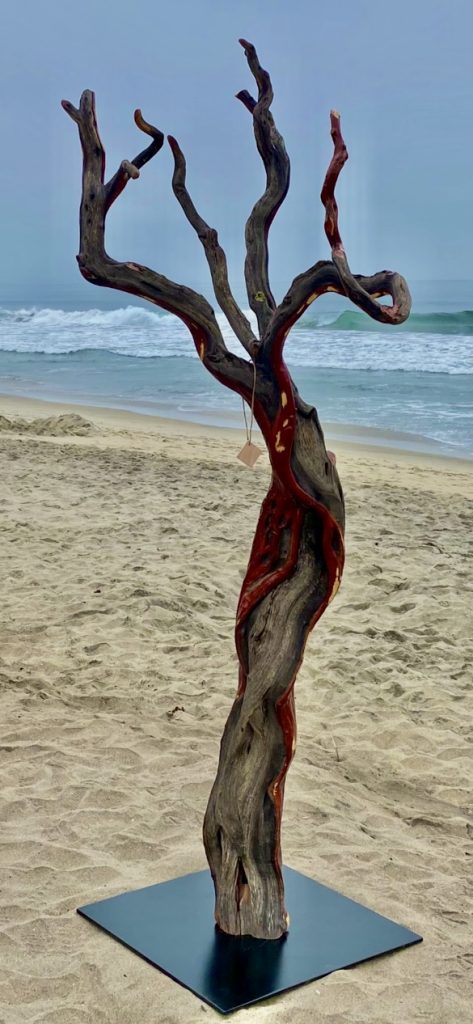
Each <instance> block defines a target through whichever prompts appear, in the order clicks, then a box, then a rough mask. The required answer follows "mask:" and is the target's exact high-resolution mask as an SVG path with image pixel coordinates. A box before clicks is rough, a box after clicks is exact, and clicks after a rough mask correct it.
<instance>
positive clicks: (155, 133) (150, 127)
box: [133, 109, 164, 145]
mask: <svg viewBox="0 0 473 1024" xmlns="http://www.w3.org/2000/svg"><path fill="white" fill-rule="evenodd" d="M133 117H134V121H135V124H136V127H137V128H139V129H140V131H141V132H145V134H146V135H151V137H152V138H153V139H155V141H156V142H158V141H160V142H161V145H162V144H163V142H164V134H163V132H162V131H160V129H159V128H155V126H154V124H150V123H149V121H145V119H144V117H143V114H142V113H141V110H140V109H137V110H135V112H134V114H133Z"/></svg>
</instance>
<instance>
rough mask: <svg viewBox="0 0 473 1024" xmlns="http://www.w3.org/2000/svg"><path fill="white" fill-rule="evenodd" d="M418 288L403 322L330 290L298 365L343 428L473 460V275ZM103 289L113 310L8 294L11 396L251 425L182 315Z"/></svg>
mask: <svg viewBox="0 0 473 1024" xmlns="http://www.w3.org/2000/svg"><path fill="white" fill-rule="evenodd" d="M97 291H98V290H97ZM418 291H419V293H420V294H419V296H418V297H416V293H415V292H414V306H413V313H412V314H411V316H410V318H409V320H408V321H407V322H406V323H405V324H402V325H401V326H399V327H395V328H392V327H383V326H381V325H379V324H377V323H375V322H374V321H372V320H370V319H369V318H368V317H367V316H365V314H364V313H361V312H359V311H358V310H353V309H346V308H345V309H343V308H341V307H343V305H346V303H343V302H342V301H341V300H340V301H339V300H335V301H338V306H337V308H335V307H334V299H333V298H332V297H330V299H329V297H326V298H327V301H331V303H332V308H329V306H328V305H327V303H326V305H325V306H323V305H322V303H320V304H319V303H317V305H314V306H313V307H311V308H310V309H309V310H308V312H307V313H306V315H305V317H304V318H303V319H302V320H300V321H299V323H298V324H297V325H296V327H294V328H293V330H292V332H291V334H290V336H289V339H288V341H287V343H286V349H285V353H286V361H287V362H288V364H289V367H290V369H291V372H292V374H293V377H294V379H295V381H296V384H297V386H298V388H299V390H300V392H301V394H302V396H303V398H304V399H305V400H306V401H308V402H311V403H313V404H314V405H316V406H317V409H318V412H319V415H320V418H321V420H322V423H324V422H325V423H330V424H331V425H336V426H337V434H338V435H339V436H344V437H345V438H347V439H349V438H350V436H353V437H354V439H356V440H358V439H359V436H358V435H357V433H356V428H372V429H373V431H374V432H376V431H381V432H383V433H384V434H385V435H386V436H387V439H388V443H389V439H390V437H391V440H392V443H393V444H396V445H399V444H402V445H405V446H406V447H408V448H413V449H418V450H428V451H432V450H434V451H435V450H436V451H439V452H443V453H447V454H450V455H457V456H467V457H473V394H472V386H473V310H472V309H471V308H470V307H472V306H473V283H469V282H457V283H454V282H445V283H444V284H443V285H441V284H437V286H436V287H435V289H434V288H433V286H431V287H430V288H429V287H428V286H427V285H425V286H424V296H423V295H422V289H421V288H420V287H419V289H418ZM433 293H435V294H434V298H432V294H433ZM426 295H427V296H428V297H427V298H426V297H425V296H426ZM102 296H103V293H102V294H101V295H97V292H95V293H94V292H92V290H91V295H90V300H91V302H92V301H93V300H98V302H102V308H99V306H98V305H97V306H96V307H94V308H89V309H74V308H73V304H72V303H62V304H56V303H51V302H50V303H44V304H42V303H34V304H33V303H28V302H25V303H23V304H19V303H8V302H7V301H4V302H3V304H2V305H1V306H0V393H3V394H8V395H21V396H25V397H26V396H29V397H33V398H42V399H46V400H51V401H54V400H56V401H68V402H75V403H86V404H89V405H98V406H107V407H115V408H122V409H129V410H134V411H136V412H141V413H148V414H149V413H153V414H158V415H159V414H161V415H165V416H170V417H174V418H176V419H190V420H194V421H196V422H201V423H202V422H203V423H218V424H222V425H226V426H242V423H243V420H242V408H241V401H240V399H239V398H238V396H237V395H235V394H234V393H233V392H231V391H229V390H227V389H226V388H224V387H222V386H221V385H219V384H218V383H216V382H215V381H214V380H213V378H212V377H211V376H210V375H209V374H208V373H206V372H205V370H204V369H203V367H202V366H201V364H200V362H199V360H198V358H197V355H196V353H195V350H194V347H193V343H192V339H191V338H190V335H189V334H188V332H187V330H186V328H185V327H184V325H183V324H182V323H181V321H180V320H178V319H177V318H176V317H174V316H171V315H169V314H166V313H160V312H159V311H156V309H155V307H146V306H145V305H141V304H140V305H138V304H137V305H122V306H120V305H119V302H118V303H117V304H116V308H110V306H111V305H112V303H113V301H114V300H116V299H117V296H116V295H113V298H112V299H110V298H109V297H108V296H106V298H105V300H104V298H103V297H102ZM106 302H108V303H109V308H106ZM442 307H443V308H442ZM246 315H247V316H248V317H249V318H250V319H251V317H252V314H251V313H250V312H249V311H248V310H247V311H246ZM218 319H219V321H220V323H221V326H222V330H223V333H224V337H225V340H226V343H227V345H228V346H229V348H231V349H233V350H234V351H240V348H239V345H238V342H237V341H236V339H235V338H234V337H233V335H232V332H231V331H230V329H229V327H228V326H227V324H226V321H225V320H224V317H223V316H220V314H218ZM241 351H242V350H241ZM348 424H349V425H351V426H350V427H348V426H346V425H348ZM368 434H369V432H368ZM374 437H375V434H374V433H373V438H374ZM373 438H372V439H373ZM364 440H369V436H368V437H364Z"/></svg>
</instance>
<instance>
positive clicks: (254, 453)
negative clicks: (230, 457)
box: [237, 441, 263, 469]
mask: <svg viewBox="0 0 473 1024" xmlns="http://www.w3.org/2000/svg"><path fill="white" fill-rule="evenodd" d="M262 454H263V452H262V450H261V448H258V445H256V444H252V442H251V441H247V442H246V444H244V445H243V448H242V449H241V452H238V455H237V459H240V462H244V463H245V466H250V468H251V469H253V466H254V464H255V462H256V461H257V459H259V457H260V455H262Z"/></svg>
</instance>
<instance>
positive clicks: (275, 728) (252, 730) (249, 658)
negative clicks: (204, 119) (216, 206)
mask: <svg viewBox="0 0 473 1024" xmlns="http://www.w3.org/2000/svg"><path fill="white" fill-rule="evenodd" d="M240 42H241V44H242V46H243V47H244V50H245V54H246V57H247V61H248V65H249V68H250V70H251V72H252V74H253V76H254V78H255V81H256V84H257V86H258V99H257V100H255V99H253V97H252V96H250V94H249V93H248V92H246V90H244V91H243V92H240V93H238V98H239V99H240V100H241V101H242V103H243V104H244V106H245V107H246V108H247V110H249V111H250V113H251V115H252V118H253V128H254V134H255V139H256V145H257V148H258V152H259V153H260V156H261V158H262V160H263V164H264V168H265V171H266V188H265V191H264V193H263V195H262V196H261V198H260V199H258V201H257V202H256V204H255V206H254V207H253V210H252V212H251V214H250V217H249V219H248V222H247V225H246V232H245V238H246V250H247V254H246V261H245V280H246V287H247V293H248V302H249V305H250V307H251V309H252V310H253V312H254V314H255V316H256V320H257V324H258V331H257V333H255V332H254V331H253V327H252V325H251V324H250V323H249V321H248V319H247V318H246V316H245V315H244V313H243V312H242V310H241V309H239V307H238V305H237V303H236V302H235V299H234V297H233V295H232V292H231V289H230V284H229V281H228V273H227V264H226V258H225V253H224V252H223V249H222V248H221V246H220V245H219V242H218V237H217V232H216V231H215V230H214V229H213V228H211V227H209V225H208V224H207V223H206V222H205V221H204V220H203V218H202V217H201V216H200V214H199V213H198V212H197V210H196V208H195V206H194V204H193V202H192V200H191V197H190V195H189V193H188V191H187V188H186V164H185V159H184V155H183V153H182V152H181V150H180V148H179V146H178V143H177V142H176V140H175V139H174V138H173V137H172V136H168V141H169V144H170V146H171V150H172V153H173V156H174V175H173V180H172V185H173V189H174V193H175V195H176V198H177V199H178V201H179V203H180V205H181V207H182V209H183V210H184V213H185V215H186V217H187V219H188V220H189V222H190V224H191V225H192V227H193V228H194V229H195V231H196V232H197V234H198V236H199V238H200V240H201V242H202V245H203V247H204V251H205V255H206V258H207V262H208V264H209V268H210V273H211V276H212V283H213V286H214V291H215V295H216V298H217V301H218V303H219V305H220V307H221V309H222V310H223V312H224V313H225V315H226V317H227V320H228V322H229V324H230V326H231V328H232V329H233V331H234V333H235V335H236V337H237V338H238V339H239V341H240V342H241V344H242V346H243V348H244V349H245V351H246V353H247V354H248V355H249V356H250V361H248V360H247V359H245V358H242V357H241V356H237V355H235V354H234V353H233V352H230V351H229V350H228V349H227V347H226V345H225V341H224V338H223V335H222V332H221V330H220V328H219V326H218V323H217V320H216V318H215V314H214V311H213V309H212V307H211V306H210V305H209V303H208V302H207V300H206V299H205V298H204V297H203V296H202V295H199V294H198V293H197V292H195V291H193V289H192V288H188V287H185V286H184V285H181V284H177V283H175V282H174V281H170V280H169V279H168V278H166V277H164V276H163V275H161V274H158V273H157V272H156V271H153V270H150V269H149V268H148V267H144V266H142V265H141V264H138V263H132V262H128V263H120V262H118V261H117V260H114V259H111V258H110V257H109V256H108V255H107V252H106V249H105V219H106V215H107V212H108V210H109V208H110V206H111V205H112V203H114V202H115V200H116V199H117V198H118V196H119V195H120V193H121V192H122V191H123V189H124V188H125V187H126V185H127V184H128V182H129V181H130V180H131V179H133V178H137V177H139V173H140V169H141V168H142V167H144V166H145V164H146V163H148V161H149V160H150V159H151V158H152V157H153V156H154V155H155V154H156V153H158V152H159V150H160V149H161V147H162V145H163V142H164V135H163V133H162V132H161V131H160V130H159V129H157V128H155V127H153V125H151V124H149V123H148V122H147V121H145V120H144V118H143V117H142V115H141V112H140V111H139V110H138V111H136V112H135V122H136V124H137V126H138V128H139V129H140V130H141V131H143V132H145V133H146V134H147V135H148V136H150V137H151V139H152V141H151V142H150V143H149V145H148V146H147V148H146V149H144V150H142V151H141V152H140V153H138V155H137V156H136V157H135V158H134V160H132V161H129V160H124V161H122V163H121V165H120V167H119V168H118V170H117V171H116V173H115V174H114V175H112V177H111V178H110V179H109V181H107V182H105V179H104V175H105V151H104V149H103V146H102V142H101V140H100V135H99V132H98V127H97V121H96V117H95V97H94V94H93V93H92V92H90V91H89V90H86V91H85V92H84V93H83V94H82V96H81V101H80V106H79V107H78V108H76V107H74V106H73V105H72V103H69V102H68V101H66V100H63V107H64V109H65V110H66V112H67V113H68V114H69V116H70V117H71V118H72V119H73V121H75V122H76V124H77V126H78V128H79V136H80V141H81V145H82V152H83V174H82V202H81V209H80V252H79V255H78V257H77V260H78V264H79V269H80V271H81V273H82V274H83V276H84V277H85V278H86V279H87V280H88V281H90V282H92V283H93V284H97V285H103V286H105V287H108V288H115V289H118V290H120V291H124V292H128V293H130V294H132V295H138V296H139V297H140V298H145V299H148V300H149V301H150V302H152V303H154V304H155V305H158V306H160V307H161V308H163V309H166V310H168V311H169V312H172V313H175V314H176V316H179V317H180V318H181V320H183V322H184V323H185V324H186V326H187V327H188V329H189V331H190V333H191V335H192V338H193V341H194V344H195V347H196V350H197V353H198V355H199V357H200V359H201V360H202V363H203V365H204V366H205V368H206V369H207V370H208V371H209V372H210V373H212V374H213V376H214V377H215V378H216V379H217V380H219V381H220V382H221V383H222V384H224V385H225V386H226V387H228V388H231V389H233V390H234V391H236V392H238V394H239V395H241V396H242V398H243V399H244V400H245V401H246V402H248V404H251V405H252V407H254V412H255V417H256V420H257V422H258V423H259V426H260V428H261V430H262V432H263V435H264V438H265V441H266V445H267V448H268V452H269V456H270V459H271V465H272V471H273V475H272V482H271V487H270V490H269V492H268V494H267V496H266V498H265V501H264V502H263V506H262V509H261V515H260V519H259V522H258V527H257V530H256V535H255V540H254V543H253V548H252V552H251V557H250V562H249V565H248V571H247V573H246V577H245V580H244V582H243V587H242V591H241V595H240V601H239V605H238V611H237V623H236V634H235V636H236V646H237V652H238V658H239V662H240V677H239V684H238V692H237V696H236V699H235V702H234V704H233V707H232V709H231V711H230V715H229V718H228V721H227V724H226V727H225V732H224V735H223V739H222V744H221V750H220V761H219V766H218V773H217V778H216V780H215V784H214V786H213V789H212V792H211V796H210V800H209V804H208V808H207V813H206V816H205V822H204V843H205V849H206V852H207V857H208V860H209V864H210V869H211V872H212V876H213V880H214V884H215V893H216V908H215V917H216V921H217V923H218V925H219V926H220V928H222V929H223V930H224V931H226V932H229V933H230V934H232V935H243V934H249V935H254V936H256V937H260V938H266V939H277V938H278V937H279V936H281V935H282V934H283V933H284V932H285V931H286V930H287V928H288V916H287V912H286V908H285V905H284V887H283V880H282V874H281V815H282V806H283V796H284V782H285V777H286V772H287V769H288V767H289V764H290V762H291V759H292V757H293V754H294V749H295V740H296V721H295V709H294V690H293V687H294V681H295V678H296V674H297V671H298V668H299V666H300V664H301V661H302V658H303V654H304V648H305V643H306V640H307V636H308V633H309V631H310V629H311V628H312V627H313V626H314V624H315V623H316V621H317V619H318V618H319V617H320V616H321V615H322V613H323V612H324V610H325V608H326V607H327V605H328V603H329V601H330V600H331V599H332V597H333V596H334V594H335V592H336V590H337V588H338V585H339V582H340V578H341V574H342V570H343V557H344V555H343V528H344V506H343V494H342V490H341V487H340V482H339V479H338V475H337V472H336V469H335V466H334V460H333V459H332V458H330V456H329V454H328V453H327V450H326V448H325V443H324V438H323V434H322V430H321V427H320V424H319V421H318V417H317V413H316V411H315V409H314V408H312V407H310V406H308V405H306V404H305V403H304V402H303V401H302V399H301V398H300V397H299V395H298V393H297V391H296V388H295V386H294V384H293V382H292V380H291V378H290V375H289V372H288V370H287V367H286V366H285V363H284V360H283V347H284V341H285V339H286V337H287V334H288V332H289V330H290V328H291V327H292V325H293V324H294V323H295V322H296V320H298V319H299V317H300V316H302V314H303V313H304V311H305V310H306V309H307V307H308V306H309V305H310V303H311V302H313V301H314V299H316V298H317V297H318V296H319V295H322V294H324V293H325V292H337V293H338V294H339V295H346V296H348V297H349V298H350V299H351V300H352V301H353V302H354V303H355V304H356V305H357V306H358V307H359V308H360V309H363V310H364V311H365V312H366V313H368V314H369V315H370V316H371V317H373V318H374V319H376V320H379V321H383V322H385V323H402V321H403V320H405V319H406V317H407V316H408V314H409V310H410V296H409V290H408V288H407V285H406V283H405V281H404V279H403V278H402V277H400V275H399V274H396V273H392V272H391V271H387V270H383V271H381V272H380V273H377V274H374V275H372V276H371V277H361V276H359V275H353V274H352V273H351V271H350V268H349V266H348V262H347V258H346V255H345V251H344V248H343V244H342V240H341V237H340V233H339V230H338V211H337V204H336V201H335V185H336V182H337V178H338V175H339V173H340V171H341V169H342V167H343V165H344V163H345V161H346V159H347V151H346V148H345V144H344V142H343V138H342V135H341V131H340V118H339V115H338V114H336V113H335V112H333V111H332V115H331V124H332V129H331V134H332V139H333V143H334V153H333V157H332V160H331V162H330V165H329V168H328V171H327V175H326V178H325V182H324V185H323V189H322V194H321V199H322V203H323V205H324V207H325V232H326V235H327V238H328V241H329V243H330V247H331V254H332V259H331V260H324V261H319V262H318V263H316V264H314V266H312V267H310V268H309V269H308V270H307V271H305V272H304V273H302V274H299V275H298V276H297V277H296V278H295V279H294V281H293V282H292V284H291V286H290V288H289V290H288V292H287V293H286V295H285V296H284V298H283V300H282V302H281V303H280V304H279V305H277V304H276V301H275V299H274V297H273V295H272V293H271V289H270V286H269V279H268V246H267V239H268V231H269V228H270V225H271V223H272V220H273V218H274V216H275V214H276V212H277V210H278V209H279V207H280V205H281V203H282V202H283V200H284V198H285V196H286V193H287V190H288V187H289V173H290V167H289V158H288V156H287V153H286V150H285V146H284V142H283V139H282V137H281V135H280V134H279V132H278V131H277V128H276V126H275V124H274V120H273V117H272V114H271V111H270V106H271V103H272V99H273V91H272V85H271V80H270V77H269V75H268V73H267V71H265V70H264V69H263V68H262V67H261V65H260V63H259V61H258V57H257V55H256V51H255V49H254V47H253V46H252V45H251V44H250V43H248V42H246V41H245V40H240ZM381 295H390V296H391V298H392V305H391V306H385V305H380V304H379V303H378V302H377V301H376V300H377V298H379V297H380V296H381Z"/></svg>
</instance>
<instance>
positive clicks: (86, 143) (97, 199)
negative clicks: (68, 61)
mask: <svg viewBox="0 0 473 1024" xmlns="http://www.w3.org/2000/svg"><path fill="white" fill-rule="evenodd" d="M62 106H63V108H64V110H65V111H66V113H67V114H69V116H70V117H71V118H72V120H73V121H75V122H76V124H77V125H78V128H79V136H80V141H81V145H82V153H83V171H82V202H81V208H80V252H79V255H78V257H77V262H78V264H79V268H80V271H81V273H82V275H83V276H84V277H85V278H86V279H87V280H88V281H91V282H92V283H93V284H97V285H105V286H106V287H108V288H116V289H118V290H120V291H125V292H129V293H130V294H132V295H137V296H139V297H140V298H144V299H148V300H149V301H150V302H153V303H154V304H155V305H157V306H160V307H161V308H162V309H165V310H167V311H168V312H170V313H175V314H176V316H178V317H180V319H181V320H183V321H184V323H185V324H186V326H187V327H188V329H189V331H190V333H191V335H192V337H193V340H194V344H195V346H196V349H197V352H198V354H199V356H200V358H201V360H202V362H203V363H204V364H205V366H206V367H207V369H208V370H209V371H210V372H211V373H212V374H213V376H215V377H216V378H217V379H218V380H220V381H221V382H222V383H224V384H226V385H227V387H230V388H232V389H233V390H235V391H238V393H239V394H241V395H243V397H244V398H246V399H247V400H248V401H249V400H251V392H252V387H253V370H252V367H251V365H250V363H248V362H247V361H246V360H244V359H240V358H239V357H238V356H235V355H233V353H232V352H229V350H228V349H227V347H226V345H225V342H224V339H223V336H222V333H221V331H220V328H219V326H218V323H217V321H216V319H215V314H214V311H213V309H212V307H211V306H210V304H209V303H208V302H207V299H205V298H204V296H203V295H200V294H199V293H198V292H195V291H194V290H193V289H192V288H188V287H186V286H184V285H181V284H177V283H175V282H174V281H170V280H169V279H168V278H166V277H164V275H162V274H158V273H156V272H155V271H154V270H150V269H149V268H148V267H144V266H142V265H141V264H137V263H131V262H130V263H119V262H118V261H117V260H113V259H111V258H110V257H109V256H108V255H107V253H106V251H105V218H106V214H107V211H108V209H109V208H110V206H111V204H112V202H114V200H115V199H116V198H117V196H118V195H119V194H120V192H122V191H123V189H124V187H125V185H126V184H127V182H128V181H129V179H130V177H136V176H137V175H138V173H139V168H140V167H142V166H144V164H145V163H147V162H148V160H150V159H151V158H152V157H153V156H154V155H155V153H157V152H158V150H159V149H160V148H161V146H162V143H163V138H164V136H163V134H162V132H160V131H159V129H157V128H154V127H153V126H152V125H150V124H148V122H147V121H145V120H144V119H143V117H142V115H141V112H140V111H137V112H136V113H135V122H136V124H137V126H138V128H140V129H141V130H142V131H144V132H146V134H148V135H151V137H152V139H153V142H152V143H151V144H150V145H149V146H148V147H147V148H146V149H144V150H143V151H142V152H141V153H139V154H138V156H137V157H135V159H134V161H133V163H128V162H127V161H123V163H122V164H121V166H120V168H119V170H118V171H117V173H116V174H115V175H114V176H113V177H112V178H111V179H110V181H109V182H108V183H107V184H104V173H105V150H104V147H103V145H102V141H101V139H100V135H99V131H98V126H97V120H96V116H95V96H94V93H93V92H91V91H90V90H85V91H84V92H83V93H82V96H81V101H80V106H79V108H76V107H74V106H73V104H72V103H69V101H67V100H63V102H62Z"/></svg>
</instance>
